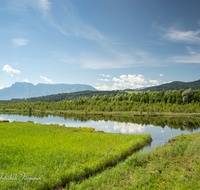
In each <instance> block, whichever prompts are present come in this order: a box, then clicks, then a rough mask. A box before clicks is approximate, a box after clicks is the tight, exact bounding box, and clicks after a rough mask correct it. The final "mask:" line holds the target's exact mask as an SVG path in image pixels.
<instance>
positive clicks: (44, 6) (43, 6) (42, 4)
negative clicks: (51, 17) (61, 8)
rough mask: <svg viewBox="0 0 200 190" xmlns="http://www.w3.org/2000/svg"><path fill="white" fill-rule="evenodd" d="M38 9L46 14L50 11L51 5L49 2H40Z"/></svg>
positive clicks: (39, 0)
mask: <svg viewBox="0 0 200 190" xmlns="http://www.w3.org/2000/svg"><path fill="white" fill-rule="evenodd" d="M38 7H39V9H40V10H41V11H42V12H43V14H45V13H46V11H48V10H50V8H51V3H50V2H49V1H48V0H38Z"/></svg>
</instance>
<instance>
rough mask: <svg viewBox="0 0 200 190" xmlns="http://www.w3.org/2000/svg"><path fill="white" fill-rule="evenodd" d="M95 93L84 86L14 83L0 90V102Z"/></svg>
mask: <svg viewBox="0 0 200 190" xmlns="http://www.w3.org/2000/svg"><path fill="white" fill-rule="evenodd" d="M85 90H91V91H97V89H95V88H94V87H92V86H90V85H86V84H45V83H38V84H37V85H34V84H32V83H27V82H15V83H14V84H12V86H10V87H7V88H3V89H1V90H0V100H10V99H13V98H31V97H38V96H46V95H51V94H59V93H71V92H79V91H85Z"/></svg>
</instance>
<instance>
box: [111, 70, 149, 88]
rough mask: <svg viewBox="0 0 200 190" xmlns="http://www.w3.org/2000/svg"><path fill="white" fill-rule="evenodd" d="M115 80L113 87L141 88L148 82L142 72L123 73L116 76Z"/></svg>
mask: <svg viewBox="0 0 200 190" xmlns="http://www.w3.org/2000/svg"><path fill="white" fill-rule="evenodd" d="M113 81H114V82H116V83H114V85H113V87H112V88H113V89H119V88H131V89H134V88H141V87H144V86H143V85H142V84H145V83H147V81H146V80H145V77H144V76H143V75H141V74H138V75H130V74H129V75H128V76H127V75H121V76H119V78H116V77H114V78H113Z"/></svg>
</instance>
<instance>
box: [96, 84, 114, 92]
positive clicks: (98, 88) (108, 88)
mask: <svg viewBox="0 0 200 190" xmlns="http://www.w3.org/2000/svg"><path fill="white" fill-rule="evenodd" d="M94 88H96V89H97V90H105V91H107V90H116V89H113V87H109V86H107V85H105V84H103V85H102V86H95V87H94Z"/></svg>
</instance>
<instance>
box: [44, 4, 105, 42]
mask: <svg viewBox="0 0 200 190" xmlns="http://www.w3.org/2000/svg"><path fill="white" fill-rule="evenodd" d="M56 3H57V6H60V9H59V12H56V15H55V17H53V15H52V16H51V17H48V18H47V19H48V20H47V21H48V22H49V24H50V25H52V26H53V27H55V28H57V29H58V30H59V31H60V32H61V33H62V34H64V35H73V36H76V37H79V38H86V39H90V40H95V41H99V40H100V41H101V40H104V39H105V37H104V36H103V35H102V34H101V33H100V32H99V31H98V30H97V29H95V28H94V27H92V26H90V25H89V24H87V23H85V22H84V21H83V20H82V19H81V18H80V17H79V16H78V13H77V11H76V9H75V8H74V7H73V5H72V4H71V3H70V1H65V3H64V4H63V3H59V1H58V2H56ZM54 18H57V19H56V20H54Z"/></svg>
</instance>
